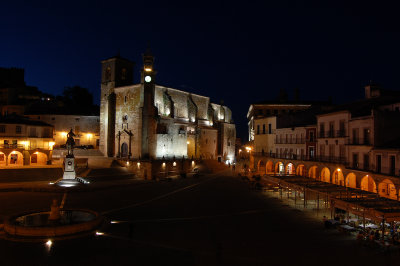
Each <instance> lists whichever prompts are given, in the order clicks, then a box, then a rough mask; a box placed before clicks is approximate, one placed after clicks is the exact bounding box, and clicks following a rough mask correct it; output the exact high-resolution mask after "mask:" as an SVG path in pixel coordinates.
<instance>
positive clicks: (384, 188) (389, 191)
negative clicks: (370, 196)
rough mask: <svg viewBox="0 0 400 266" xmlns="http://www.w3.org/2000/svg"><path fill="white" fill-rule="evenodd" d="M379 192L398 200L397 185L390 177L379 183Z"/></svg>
mask: <svg viewBox="0 0 400 266" xmlns="http://www.w3.org/2000/svg"><path fill="white" fill-rule="evenodd" d="M378 193H379V196H381V197H386V198H390V199H394V200H397V193H396V187H395V185H394V184H393V182H392V181H391V180H389V179H384V180H383V181H382V182H380V183H379V185H378Z"/></svg>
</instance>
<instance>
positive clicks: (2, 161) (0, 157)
mask: <svg viewBox="0 0 400 266" xmlns="http://www.w3.org/2000/svg"><path fill="white" fill-rule="evenodd" d="M6 161H7V155H6V154H5V153H4V152H0V165H4V166H5V165H6V163H7V162H6Z"/></svg>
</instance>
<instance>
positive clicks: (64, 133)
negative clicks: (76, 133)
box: [60, 132, 68, 137]
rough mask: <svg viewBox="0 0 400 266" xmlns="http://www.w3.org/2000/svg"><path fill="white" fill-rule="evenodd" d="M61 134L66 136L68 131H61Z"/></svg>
mask: <svg viewBox="0 0 400 266" xmlns="http://www.w3.org/2000/svg"><path fill="white" fill-rule="evenodd" d="M60 134H61V136H63V137H66V136H67V134H68V133H67V132H61V133H60Z"/></svg>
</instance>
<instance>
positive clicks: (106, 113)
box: [99, 54, 134, 157]
mask: <svg viewBox="0 0 400 266" xmlns="http://www.w3.org/2000/svg"><path fill="white" fill-rule="evenodd" d="M133 67H134V63H133V62H132V61H130V60H128V59H125V58H122V57H121V56H120V55H119V54H118V55H116V56H114V57H111V58H108V59H106V60H103V61H101V94H100V147H99V149H100V151H101V152H102V153H103V154H104V156H107V157H114V156H115V112H116V109H115V108H116V95H115V93H114V88H117V87H121V86H127V85H132V84H133Z"/></svg>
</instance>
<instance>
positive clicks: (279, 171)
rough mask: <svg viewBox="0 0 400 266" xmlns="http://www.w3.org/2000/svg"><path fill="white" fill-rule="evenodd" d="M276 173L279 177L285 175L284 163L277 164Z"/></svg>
mask: <svg viewBox="0 0 400 266" xmlns="http://www.w3.org/2000/svg"><path fill="white" fill-rule="evenodd" d="M275 173H276V174H279V175H283V174H285V165H284V164H283V163H282V162H277V163H276V164H275Z"/></svg>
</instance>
